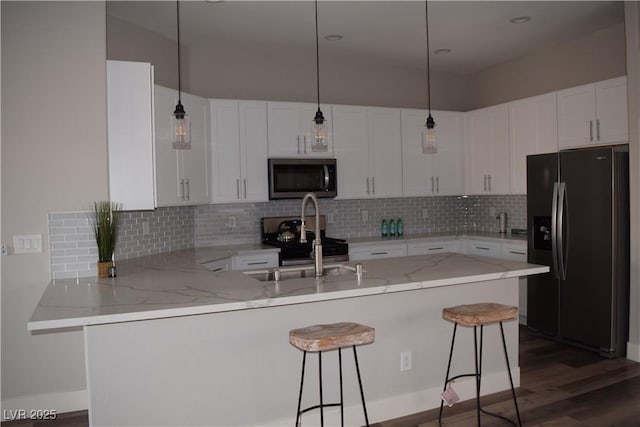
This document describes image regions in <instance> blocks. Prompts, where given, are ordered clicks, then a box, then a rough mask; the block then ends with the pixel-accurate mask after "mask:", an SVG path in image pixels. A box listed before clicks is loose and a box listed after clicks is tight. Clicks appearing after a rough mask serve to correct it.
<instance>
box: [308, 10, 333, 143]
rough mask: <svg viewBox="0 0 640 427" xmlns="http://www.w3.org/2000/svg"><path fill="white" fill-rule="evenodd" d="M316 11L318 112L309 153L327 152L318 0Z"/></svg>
mask: <svg viewBox="0 0 640 427" xmlns="http://www.w3.org/2000/svg"><path fill="white" fill-rule="evenodd" d="M315 9H316V88H317V95H318V111H316V115H315V117H314V118H313V140H312V141H311V151H316V152H320V151H328V149H329V147H328V144H327V137H326V133H325V129H324V123H325V121H326V120H325V118H324V115H323V114H322V110H320V47H319V42H318V0H315Z"/></svg>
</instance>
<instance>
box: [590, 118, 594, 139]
mask: <svg viewBox="0 0 640 427" xmlns="http://www.w3.org/2000/svg"><path fill="white" fill-rule="evenodd" d="M589 141H593V120H589Z"/></svg>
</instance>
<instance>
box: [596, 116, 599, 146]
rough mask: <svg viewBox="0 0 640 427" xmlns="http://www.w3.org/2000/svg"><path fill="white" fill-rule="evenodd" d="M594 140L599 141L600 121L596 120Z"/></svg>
mask: <svg viewBox="0 0 640 427" xmlns="http://www.w3.org/2000/svg"><path fill="white" fill-rule="evenodd" d="M596 138H597V139H598V141H600V119H598V120H596Z"/></svg>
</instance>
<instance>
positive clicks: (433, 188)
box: [431, 175, 436, 193]
mask: <svg viewBox="0 0 640 427" xmlns="http://www.w3.org/2000/svg"><path fill="white" fill-rule="evenodd" d="M435 191H436V190H435V186H434V183H433V175H431V192H432V193H435Z"/></svg>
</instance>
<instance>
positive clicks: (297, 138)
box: [296, 135, 300, 154]
mask: <svg viewBox="0 0 640 427" xmlns="http://www.w3.org/2000/svg"><path fill="white" fill-rule="evenodd" d="M296 140H297V141H298V154H300V135H298V136H296Z"/></svg>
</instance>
